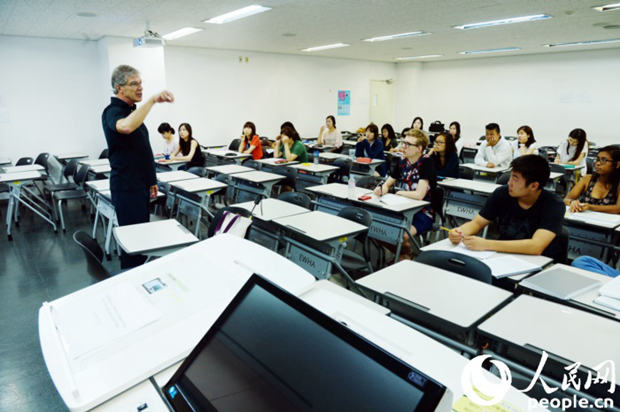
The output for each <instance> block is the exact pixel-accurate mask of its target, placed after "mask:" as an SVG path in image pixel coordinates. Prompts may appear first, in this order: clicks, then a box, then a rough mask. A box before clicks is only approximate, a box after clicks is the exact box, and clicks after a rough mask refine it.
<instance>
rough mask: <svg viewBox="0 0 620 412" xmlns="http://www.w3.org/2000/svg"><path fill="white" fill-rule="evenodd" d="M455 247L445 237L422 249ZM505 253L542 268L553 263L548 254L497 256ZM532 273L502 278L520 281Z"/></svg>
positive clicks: (448, 248)
mask: <svg viewBox="0 0 620 412" xmlns="http://www.w3.org/2000/svg"><path fill="white" fill-rule="evenodd" d="M453 247H454V245H453V244H452V242H450V239H443V240H440V241H439V242H435V243H431V244H430V245H427V246H424V247H423V248H422V249H420V250H422V251H426V250H448V251H449V250H451V249H452V248H453ZM503 255H513V256H516V257H518V258H519V259H522V260H524V261H526V262H529V263H531V264H533V265H536V266H540V267H541V268H544V267H545V266H547V265H548V264H549V263H551V262H552V261H553V259H551V258H550V257H547V256H542V255H540V256H537V255H521V254H516V253H500V252H497V254H496V255H495V257H498V256H503ZM529 275H531V273H523V274H520V275H514V276H509V277H506V278H502V279H508V280H510V281H511V282H519V281H520V280H522V279H524V278H526V277H527V276H529ZM502 279H493V282H494V283H495V282H496V281H497V282H498V283H501V280H502Z"/></svg>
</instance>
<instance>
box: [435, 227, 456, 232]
mask: <svg viewBox="0 0 620 412" xmlns="http://www.w3.org/2000/svg"><path fill="white" fill-rule="evenodd" d="M439 229H441V230H445V231H446V232H452V231H453V230H454V229H448V228H447V227H445V226H439Z"/></svg>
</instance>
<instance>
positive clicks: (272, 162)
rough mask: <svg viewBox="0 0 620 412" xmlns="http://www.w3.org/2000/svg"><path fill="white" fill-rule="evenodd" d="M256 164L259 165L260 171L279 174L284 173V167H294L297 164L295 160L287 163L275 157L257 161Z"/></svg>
mask: <svg viewBox="0 0 620 412" xmlns="http://www.w3.org/2000/svg"><path fill="white" fill-rule="evenodd" d="M256 162H257V163H258V164H259V166H260V170H262V171H265V172H272V173H279V174H285V173H286V171H285V169H286V166H290V165H295V164H298V163H299V162H298V161H297V160H292V161H288V160H286V159H282V158H277V157H270V158H268V159H259V160H257V161H256Z"/></svg>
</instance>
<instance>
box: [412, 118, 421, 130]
mask: <svg viewBox="0 0 620 412" xmlns="http://www.w3.org/2000/svg"><path fill="white" fill-rule="evenodd" d="M411 128H412V129H417V130H424V120H422V118H421V117H420V116H416V117H414V118H413V121H412V122H411Z"/></svg>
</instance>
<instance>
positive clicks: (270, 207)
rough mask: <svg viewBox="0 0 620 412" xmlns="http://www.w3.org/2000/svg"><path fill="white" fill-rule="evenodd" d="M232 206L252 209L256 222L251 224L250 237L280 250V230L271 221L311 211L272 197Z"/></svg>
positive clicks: (261, 243) (275, 249)
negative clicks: (257, 202) (258, 201)
mask: <svg viewBox="0 0 620 412" xmlns="http://www.w3.org/2000/svg"><path fill="white" fill-rule="evenodd" d="M232 206H234V207H240V208H243V209H246V210H252V216H253V217H254V222H253V224H252V225H251V226H250V233H249V239H252V240H253V241H255V242H257V243H258V244H260V245H263V246H267V245H270V246H269V248H270V249H271V250H274V251H277V250H278V244H279V241H280V232H279V231H278V226H277V225H274V224H272V223H271V221H272V220H274V219H278V218H280V217H286V216H293V215H299V214H302V213H308V212H310V210H308V209H306V208H303V207H301V206H298V205H295V204H292V203H289V202H285V201H283V200H278V199H272V198H267V199H261V201H260V203H259V204H258V205H256V204H255V203H254V202H253V201H250V202H244V203H237V204H234V205H232Z"/></svg>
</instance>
